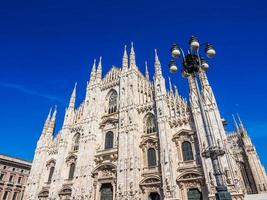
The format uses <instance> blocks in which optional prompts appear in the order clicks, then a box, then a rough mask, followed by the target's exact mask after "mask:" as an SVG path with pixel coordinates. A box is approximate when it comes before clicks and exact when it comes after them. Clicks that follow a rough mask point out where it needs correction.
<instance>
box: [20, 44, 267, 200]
mask: <svg viewBox="0 0 267 200" xmlns="http://www.w3.org/2000/svg"><path fill="white" fill-rule="evenodd" d="M154 70H155V71H154V76H153V80H151V79H150V78H149V73H148V69H147V67H146V72H145V75H143V74H142V73H141V72H140V71H139V69H138V66H137V65H136V62H135V52H134V48H133V45H132V46H131V50H130V55H129V58H128V54H127V50H126V48H125V50H124V54H123V59H122V66H121V67H115V66H112V67H111V69H110V71H109V72H108V73H107V74H106V75H105V76H104V77H102V62H101V58H100V60H99V63H98V66H96V62H94V64H93V67H92V71H91V74H90V80H89V82H88V84H87V88H86V96H85V99H84V101H83V102H82V103H81V104H80V105H79V106H78V107H76V105H75V99H76V85H75V88H74V90H73V93H72V95H71V98H70V102H69V105H68V107H67V108H66V113H65V118H64V123H63V126H62V128H61V130H60V131H59V132H58V133H57V134H56V135H55V134H54V127H55V121H56V112H57V111H56V110H54V112H53V114H52V116H51V115H50V113H49V115H48V117H47V119H46V121H45V124H44V128H43V131H42V133H41V136H40V138H39V140H38V142H37V147H36V151H35V156H34V160H33V165H32V169H31V173H30V176H29V178H28V183H27V187H26V191H25V195H24V199H25V200H37V199H40V200H45V199H51V200H52V199H53V200H57V199H79V200H82V199H84V200H109V199H113V200H115V199H117V200H122V199H123V200H131V199H133V200H134V199H135V200H137V199H138V200H139V199H141V200H149V199H150V200H159V199H164V200H171V199H172V200H175V199H176V200H178V199H179V200H186V199H188V197H189V196H190V195H191V196H194V197H195V199H215V196H214V193H215V186H216V182H215V178H214V175H213V169H212V165H211V161H210V159H207V158H204V157H203V156H202V154H201V153H202V152H203V151H204V149H205V148H206V147H207V140H206V137H205V132H204V125H203V119H202V118H201V115H200V110H199V106H198V101H197V96H196V86H195V85H194V81H193V79H192V77H188V83H189V87H190V94H189V96H190V101H189V102H187V101H186V100H185V98H183V97H182V96H180V94H179V93H178V90H177V88H176V87H174V88H173V87H172V85H171V83H169V84H170V86H169V88H170V89H169V90H167V89H166V85H165V78H164V77H163V75H162V70H161V64H160V61H159V58H158V55H157V52H155V63H154ZM200 83H201V84H200V85H201V93H202V97H203V101H204V107H205V112H206V113H207V117H208V121H209V127H210V129H211V130H212V133H213V137H214V140H215V141H216V144H217V145H219V146H220V147H221V148H223V149H224V150H225V151H226V154H225V155H224V156H223V157H221V158H220V167H221V169H222V171H223V179H224V182H225V184H226V185H227V187H228V190H229V191H230V192H231V194H232V198H233V199H236V200H237V199H243V198H244V195H245V194H246V193H262V192H266V191H267V178H266V173H265V169H264V167H263V166H262V165H261V163H260V160H259V158H258V155H257V152H256V150H255V147H254V146H253V144H252V143H251V140H250V138H249V136H248V134H247V131H246V129H245V128H244V126H243V124H242V122H241V121H239V123H238V124H237V123H236V131H235V132H233V133H230V134H228V133H226V132H225V130H224V127H223V121H222V118H221V116H220V113H219V109H218V107H217V104H216V100H215V97H214V94H213V92H212V89H211V87H210V84H209V82H208V78H207V76H206V72H204V71H203V72H201V73H200Z"/></svg>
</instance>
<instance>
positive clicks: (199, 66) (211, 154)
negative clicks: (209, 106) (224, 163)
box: [169, 36, 232, 200]
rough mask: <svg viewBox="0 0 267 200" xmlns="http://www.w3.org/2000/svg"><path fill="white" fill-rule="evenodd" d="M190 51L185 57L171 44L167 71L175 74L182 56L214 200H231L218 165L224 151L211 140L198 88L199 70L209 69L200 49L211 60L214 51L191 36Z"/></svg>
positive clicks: (179, 48) (182, 52) (183, 72)
mask: <svg viewBox="0 0 267 200" xmlns="http://www.w3.org/2000/svg"><path fill="white" fill-rule="evenodd" d="M189 45H190V49H189V50H188V53H187V54H186V55H185V53H184V51H183V50H182V48H181V47H180V46H179V45H177V44H173V45H172V47H171V55H172V58H173V59H172V60H171V61H170V64H169V69H170V72H171V73H175V72H177V70H178V67H177V64H176V61H177V59H178V58H179V57H180V56H181V55H182V65H183V68H182V74H183V76H184V77H189V76H191V77H192V78H193V80H194V82H195V85H196V90H197V91H196V92H197V97H198V102H199V106H200V113H201V116H202V119H203V125H204V130H205V134H206V138H207V142H208V147H207V148H206V149H205V150H204V152H202V156H203V157H205V158H210V159H211V162H212V167H213V171H214V176H215V179H216V185H217V186H216V194H215V195H216V199H217V200H231V199H232V198H231V194H230V193H229V192H228V190H227V187H226V186H225V184H224V181H223V176H222V171H221V167H220V164H219V159H218V158H219V157H220V156H223V155H224V154H225V151H224V150H223V149H221V147H219V146H218V145H217V144H216V143H215V142H214V138H213V133H212V130H211V128H210V126H209V122H208V120H207V119H208V118H207V113H206V111H205V109H204V103H203V99H202V96H201V93H200V90H199V86H198V78H199V72H200V70H204V71H206V70H207V69H208V68H209V65H208V62H207V60H205V59H204V58H203V57H202V56H201V55H200V53H199V49H200V48H201V47H205V48H204V50H205V53H206V57H207V58H213V57H214V56H215V54H216V51H215V49H214V48H213V46H212V45H211V44H209V43H204V44H201V45H200V43H199V41H198V39H197V38H196V37H194V36H192V37H191V38H190V40H189Z"/></svg>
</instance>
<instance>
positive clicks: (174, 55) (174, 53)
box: [171, 44, 181, 58]
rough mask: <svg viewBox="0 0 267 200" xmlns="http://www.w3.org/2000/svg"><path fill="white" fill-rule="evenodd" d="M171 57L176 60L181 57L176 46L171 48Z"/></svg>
mask: <svg viewBox="0 0 267 200" xmlns="http://www.w3.org/2000/svg"><path fill="white" fill-rule="evenodd" d="M171 55H172V57H173V58H178V57H179V56H180V55H181V51H180V49H179V46H178V45H177V44H173V45H172V47H171Z"/></svg>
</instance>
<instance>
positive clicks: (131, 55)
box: [130, 42, 136, 69]
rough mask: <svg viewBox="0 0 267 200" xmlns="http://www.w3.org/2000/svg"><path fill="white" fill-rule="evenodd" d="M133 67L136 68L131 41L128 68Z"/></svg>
mask: <svg viewBox="0 0 267 200" xmlns="http://www.w3.org/2000/svg"><path fill="white" fill-rule="evenodd" d="M134 68H136V62H135V52H134V45H133V42H131V52H130V69H134Z"/></svg>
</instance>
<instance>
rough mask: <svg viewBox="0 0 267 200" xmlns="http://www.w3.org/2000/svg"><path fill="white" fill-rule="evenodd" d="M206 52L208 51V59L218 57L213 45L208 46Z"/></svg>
mask: <svg viewBox="0 0 267 200" xmlns="http://www.w3.org/2000/svg"><path fill="white" fill-rule="evenodd" d="M205 51H206V54H207V56H208V58H213V57H214V56H215V55H216V51H215V49H214V48H213V46H212V45H211V44H208V45H207V47H206V49H205Z"/></svg>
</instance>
